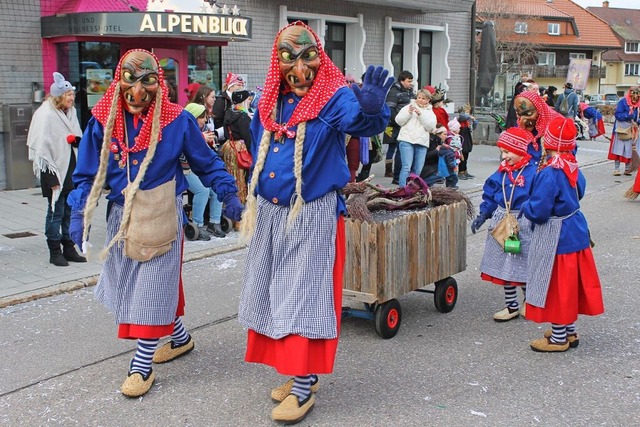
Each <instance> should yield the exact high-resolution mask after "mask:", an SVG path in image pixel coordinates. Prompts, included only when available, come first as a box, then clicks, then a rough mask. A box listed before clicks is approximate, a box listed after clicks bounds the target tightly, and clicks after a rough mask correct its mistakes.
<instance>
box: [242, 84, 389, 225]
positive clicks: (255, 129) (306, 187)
mask: <svg viewBox="0 0 640 427" xmlns="http://www.w3.org/2000/svg"><path fill="white" fill-rule="evenodd" d="M301 99H302V98H301V97H299V96H297V95H295V94H294V93H292V92H290V93H287V94H284V95H280V96H279V98H278V104H277V114H276V122H278V123H286V122H287V120H288V119H289V118H290V117H291V115H292V114H293V111H294V109H295V107H296V106H297V105H298V103H299V102H300V100H301ZM389 117H390V112H389V107H387V106H386V105H383V106H382V107H381V109H380V112H379V113H377V114H374V115H369V114H365V113H364V112H363V111H362V110H361V109H360V104H358V101H357V99H356V97H355V95H354V94H353V91H352V90H351V89H350V88H347V87H343V88H340V89H338V91H337V92H336V93H335V94H334V96H333V97H332V98H331V99H330V100H329V102H327V104H326V105H325V106H324V108H322V110H321V111H320V114H319V115H318V117H317V118H315V119H313V120H309V121H308V122H307V125H306V133H305V139H304V144H303V150H302V159H303V160H302V198H303V199H304V201H305V202H311V201H313V200H315V199H318V198H320V197H322V196H324V195H325V194H327V193H329V192H330V191H339V190H340V189H342V188H343V187H344V186H345V185H346V184H347V182H349V176H350V175H349V169H348V167H347V161H346V148H345V147H346V144H345V141H346V134H349V135H359V136H373V135H377V134H379V133H381V132H382V131H384V129H385V127H386V126H387V123H388V122H389ZM297 129H298V126H295V127H292V128H291V130H294V131H297ZM263 131H264V128H263V127H262V124H261V123H260V112H259V111H256V113H255V115H254V117H253V120H252V122H251V136H252V140H253V141H256V143H254V144H252V147H251V151H252V153H251V154H252V155H253V158H254V159H257V158H258V148H259V145H260V140H261V138H262V134H263ZM294 138H295V137H294ZM294 138H286V137H285V138H284V139H283V141H274V140H273V136H272V137H271V145H270V146H269V152H268V154H267V158H266V160H265V164H264V167H263V169H262V172H261V173H260V177H259V180H258V185H257V188H256V193H257V194H258V195H260V196H261V197H263V198H265V199H267V200H270V201H271V202H272V203H274V204H277V205H281V206H291V205H292V204H293V200H292V199H293V196H294V193H295V185H296V179H295V176H294V174H293V160H294V148H295V139H294ZM251 172H253V167H252V169H251ZM344 212H346V207H345V202H344V199H343V198H342V197H340V198H339V202H338V212H337V214H340V213H344Z"/></svg>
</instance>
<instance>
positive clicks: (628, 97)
mask: <svg viewBox="0 0 640 427" xmlns="http://www.w3.org/2000/svg"><path fill="white" fill-rule="evenodd" d="M624 99H626V100H627V105H628V106H629V114H633V109H634V108H635V109H640V98H638V102H636V103H635V104H634V103H633V101H632V100H631V90H628V91H627V93H625V94H624Z"/></svg>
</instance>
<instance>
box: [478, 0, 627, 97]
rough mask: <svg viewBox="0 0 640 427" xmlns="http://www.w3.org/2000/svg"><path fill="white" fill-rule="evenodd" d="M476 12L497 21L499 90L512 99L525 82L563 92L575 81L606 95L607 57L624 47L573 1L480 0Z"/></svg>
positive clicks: (481, 18) (480, 18)
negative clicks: (517, 88) (607, 53)
mask: <svg viewBox="0 0 640 427" xmlns="http://www.w3.org/2000/svg"><path fill="white" fill-rule="evenodd" d="M476 14H477V19H478V21H480V22H482V21H485V20H492V21H494V22H495V27H496V39H497V50H498V58H499V59H500V62H501V63H500V64H499V65H500V67H499V69H500V73H499V74H498V77H497V78H496V82H495V85H494V88H495V91H496V92H499V93H503V94H507V97H506V98H508V97H509V95H510V94H512V93H513V87H514V86H515V84H516V83H517V82H519V81H520V80H521V79H522V78H531V79H533V80H535V81H536V83H538V84H539V85H540V86H544V87H548V86H555V87H556V88H560V89H561V88H562V86H563V85H564V83H566V82H568V81H571V82H572V83H574V87H577V88H580V87H581V88H582V90H581V92H582V93H583V94H597V93H602V87H603V85H605V84H606V82H607V81H608V80H607V78H608V69H607V68H608V67H607V66H606V63H605V60H604V58H603V54H604V53H606V52H609V51H612V50H616V49H620V48H621V41H620V39H619V38H618V37H617V36H616V34H615V33H614V32H613V30H612V29H611V28H610V27H609V25H608V24H607V22H605V21H604V20H603V19H601V18H599V17H598V16H596V15H595V14H594V13H592V12H590V11H589V10H587V9H584V8H582V7H581V6H579V5H578V4H576V3H574V2H573V1H571V0H478V2H477V11H476ZM578 66H579V67H578ZM576 83H579V84H576Z"/></svg>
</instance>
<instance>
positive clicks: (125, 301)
mask: <svg viewBox="0 0 640 427" xmlns="http://www.w3.org/2000/svg"><path fill="white" fill-rule="evenodd" d="M182 203H183V202H182V197H181V196H180V197H176V221H178V225H179V226H178V234H177V236H176V240H175V241H174V242H173V243H172V244H171V250H169V252H167V253H165V254H163V255H160V256H158V257H155V258H152V259H151V260H149V261H146V262H138V261H134V260H132V259H131V258H129V257H127V256H125V255H124V244H120V243H116V244H115V245H113V246H112V247H111V249H110V250H109V257H108V258H107V260H106V262H105V264H104V267H103V269H102V273H101V274H100V279H99V280H98V285H97V286H96V289H95V296H96V298H97V299H98V301H100V302H101V303H103V304H104V305H105V306H106V307H107V308H108V309H109V311H112V312H113V313H114V314H115V321H116V324H123V323H124V324H133V325H169V324H171V323H173V321H174V319H175V316H176V308H177V306H178V283H179V280H180V262H181V259H182V254H181V251H182V249H181V244H182V243H181V242H182V232H183V230H182V227H181V224H182V215H183V212H182ZM123 211H124V208H123V207H122V206H120V205H118V204H115V203H114V204H113V206H112V208H111V211H110V212H109V218H108V219H107V236H106V243H105V244H108V243H109V242H110V241H111V239H112V238H113V236H115V234H116V233H117V231H118V228H119V227H120V221H121V220H122V213H123Z"/></svg>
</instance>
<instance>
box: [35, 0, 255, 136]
mask: <svg viewBox="0 0 640 427" xmlns="http://www.w3.org/2000/svg"><path fill="white" fill-rule="evenodd" d="M69 3H75V4H74V7H73V10H68V9H69V7H68V6H66V5H68V4H69ZM154 3H157V5H155V6H154V5H153V4H154ZM161 3H163V2H162V1H161V0H148V1H147V0H131V1H115V0H114V1H97V0H85V1H78V2H66V1H63V0H57V1H44V0H43V1H41V7H42V9H41V16H42V17H41V30H42V64H43V78H44V85H45V86H44V87H45V88H48V87H49V86H50V84H51V83H52V77H51V76H52V73H53V72H54V71H59V72H61V73H62V74H63V75H64V76H65V77H66V78H67V79H68V80H69V81H70V82H71V83H72V84H73V85H75V86H76V87H77V88H78V96H77V97H76V103H77V105H76V107H77V109H78V111H79V112H80V121H81V124H82V125H83V126H84V124H85V123H86V122H87V121H88V119H89V116H90V110H91V107H93V105H95V103H96V102H97V101H98V100H99V99H100V97H101V96H102V94H103V93H104V92H105V91H106V89H107V87H108V86H109V84H110V83H111V81H112V80H113V79H114V78H117V76H114V75H113V73H114V72H115V68H116V65H117V63H118V60H119V58H120V57H121V55H122V54H123V53H124V52H126V51H127V50H129V49H133V48H142V49H147V50H150V51H152V52H154V54H155V55H156V56H157V57H158V58H159V59H160V61H161V65H162V67H163V69H164V71H165V78H166V79H167V80H168V82H169V83H171V85H172V86H173V87H174V88H175V90H176V95H177V99H176V102H177V103H179V104H181V105H184V104H185V103H186V101H187V98H186V93H185V91H184V89H185V88H186V86H187V85H188V84H189V83H192V82H198V83H201V84H204V85H208V86H211V87H213V88H214V89H215V90H219V89H220V87H221V82H222V76H221V47H222V46H225V45H227V43H230V42H236V41H245V40H250V39H251V29H252V28H251V24H252V23H251V19H249V18H246V17H242V16H240V15H239V10H238V9H237V7H235V6H234V7H233V8H229V7H227V6H224V7H223V8H219V7H217V6H216V5H215V2H206V1H205V2H202V3H199V4H200V7H199V8H197V12H191V11H185V10H181V11H179V12H178V11H175V10H164V9H162V5H161ZM167 3H168V2H167ZM174 3H176V2H175V1H174ZM177 3H178V4H180V3H183V4H187V3H190V2H189V1H188V0H185V1H183V2H177ZM209 3H214V4H213V5H211V4H209ZM56 4H57V6H58V7H55V5H56ZM124 5H127V6H124ZM123 6H124V8H125V9H126V10H125V11H123V10H122V9H123ZM194 9H195V8H194Z"/></svg>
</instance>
